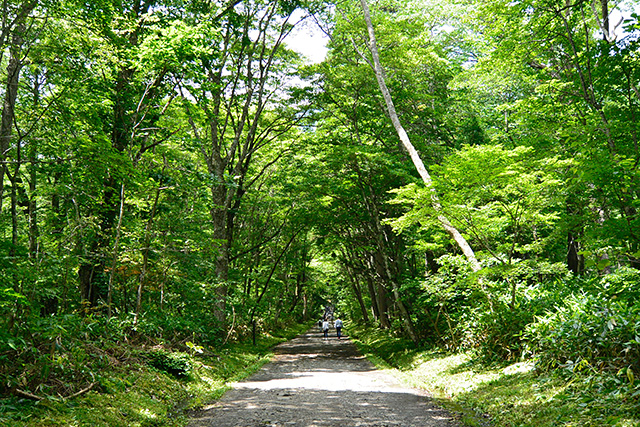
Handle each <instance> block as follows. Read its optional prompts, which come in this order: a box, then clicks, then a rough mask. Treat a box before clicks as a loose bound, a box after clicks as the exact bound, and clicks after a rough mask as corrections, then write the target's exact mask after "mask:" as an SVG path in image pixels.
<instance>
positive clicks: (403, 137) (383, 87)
mask: <svg viewBox="0 0 640 427" xmlns="http://www.w3.org/2000/svg"><path fill="white" fill-rule="evenodd" d="M360 4H361V5H362V11H363V12H364V20H365V22H366V24H367V30H368V31H369V50H370V51H371V56H372V57H373V68H374V71H375V73H376V79H377V80H378V86H379V87H380V91H381V92H382V96H383V97H384V101H385V103H386V105H387V111H388V112H389V117H390V118H391V122H392V123H393V127H394V128H395V129H396V132H397V133H398V137H399V138H400V141H401V142H402V145H403V146H404V148H405V149H406V150H407V152H408V153H409V156H410V157H411V160H412V161H413V164H414V165H415V167H416V169H417V170H418V173H419V174H420V177H421V178H422V180H423V181H424V183H425V184H426V185H427V187H430V188H431V191H432V193H431V200H432V205H433V207H434V209H435V210H436V211H438V212H439V211H441V205H440V202H439V201H438V196H437V194H436V193H435V190H434V189H433V187H432V180H431V175H429V172H428V171H427V168H426V167H425V166H424V163H423V162H422V159H421V158H420V154H419V153H418V151H417V150H416V149H415V147H414V146H413V144H412V143H411V140H409V135H407V132H406V131H405V130H404V128H403V127H402V123H400V119H399V118H398V113H397V112H396V107H395V105H394V104H393V99H392V98H391V94H390V93H389V89H388V88H387V84H386V82H385V77H384V70H383V69H382V65H381V64H380V55H379V54H378V44H377V42H376V35H375V32H374V30H373V24H372V23H371V14H370V12H369V5H368V4H367V0H360ZM438 220H439V221H440V222H441V223H442V226H443V227H444V229H445V230H446V231H447V233H449V235H450V236H451V237H452V238H453V239H454V240H455V241H456V243H457V244H458V246H459V247H460V249H461V250H462V252H463V253H464V255H465V256H466V257H467V260H468V261H469V262H470V263H471V266H472V267H473V270H474V271H478V270H480V264H479V263H478V260H477V259H476V255H475V253H474V252H473V249H471V246H469V243H468V242H467V240H466V239H465V238H464V237H463V236H462V234H460V232H459V231H458V230H457V229H456V228H455V227H454V226H453V225H452V224H451V222H449V220H448V219H447V218H446V217H445V216H444V215H438Z"/></svg>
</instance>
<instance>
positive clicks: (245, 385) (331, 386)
mask: <svg viewBox="0 0 640 427" xmlns="http://www.w3.org/2000/svg"><path fill="white" fill-rule="evenodd" d="M275 354H276V355H275V357H274V359H273V361H272V362H270V363H269V364H267V365H265V366H264V367H263V368H262V369H261V370H260V371H258V372H257V373H256V374H254V375H253V376H251V377H249V378H248V379H247V380H245V381H242V382H239V383H235V384H233V389H232V390H229V391H228V392H227V393H226V394H225V395H224V396H223V398H222V399H220V400H219V401H217V402H216V403H215V404H213V405H211V406H210V407H208V408H205V409H204V410H203V411H201V412H199V413H197V414H196V415H195V416H194V418H192V420H191V422H190V423H189V427H204V426H210V427H227V426H229V427H256V426H265V427H266V426H271V427H284V426H299V427H320V426H335V427H346V426H349V427H350V426H375V427H383V426H406V427H409V426H411V427H418V426H420V427H458V426H460V424H458V423H457V422H456V421H455V420H454V418H453V417H452V416H451V414H449V413H448V412H446V411H445V410H443V409H441V408H439V407H437V406H435V405H434V404H432V403H431V401H430V400H429V398H428V396H427V395H426V394H425V392H424V391H420V390H415V389H411V388H407V387H406V386H402V385H401V384H400V383H398V381H397V380H395V379H394V378H393V377H392V376H391V375H389V374H387V373H384V372H382V371H378V370H376V368H375V367H374V366H373V365H372V364H371V363H370V362H369V361H367V360H366V359H365V358H364V357H363V356H362V355H361V354H360V353H359V352H358V350H357V348H356V347H355V345H354V344H353V343H351V342H350V341H349V340H348V339H345V338H343V339H342V340H338V339H337V338H336V337H331V338H330V339H329V340H324V339H323V338H322V336H321V333H319V332H317V331H315V330H314V331H310V332H308V333H307V334H305V335H302V336H300V337H298V338H295V339H293V340H291V341H288V342H286V343H283V344H281V345H279V346H278V347H276V349H275Z"/></svg>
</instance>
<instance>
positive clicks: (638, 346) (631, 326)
mask: <svg viewBox="0 0 640 427" xmlns="http://www.w3.org/2000/svg"><path fill="white" fill-rule="evenodd" d="M639 312H640V304H638V303H636V304H635V305H633V304H628V303H627V302H626V301H624V300H609V299H608V298H607V297H606V296H604V295H602V294H600V295H586V294H582V295H572V296H570V297H569V298H568V299H567V300H566V301H565V303H564V304H563V305H561V306H559V307H557V309H556V310H555V311H553V312H549V313H548V314H547V315H545V316H542V317H538V318H537V320H536V321H535V322H534V323H532V324H531V325H529V327H528V328H527V338H528V341H529V346H530V348H531V351H532V352H533V353H534V354H535V355H536V357H537V359H538V362H539V364H540V365H541V366H542V367H543V368H553V367H556V366H564V367H567V368H570V369H572V370H576V369H582V368H584V367H591V368H593V369H596V370H598V371H609V372H616V371H618V370H620V369H623V368H625V369H626V368H631V369H633V370H635V371H636V372H638V369H639V368H640V338H639V337H638V335H637V334H638V333H639V332H638V331H640V315H639Z"/></svg>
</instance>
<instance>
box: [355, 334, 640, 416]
mask: <svg viewBox="0 0 640 427" xmlns="http://www.w3.org/2000/svg"><path fill="white" fill-rule="evenodd" d="M349 330H350V332H351V336H352V338H355V341H356V343H357V344H358V346H359V347H360V349H361V351H362V352H363V353H365V354H366V355H367V357H369V358H370V359H371V360H372V361H373V362H374V363H375V364H376V365H377V366H378V367H381V368H386V369H389V370H391V371H392V372H393V373H394V374H395V375H396V376H397V377H399V378H401V379H402V380H403V381H405V382H406V383H408V384H410V385H412V386H414V387H419V388H423V389H425V390H427V391H429V392H430V393H431V394H432V395H433V396H434V398H435V399H436V400H438V401H439V402H440V403H441V404H442V405H443V406H445V407H447V408H448V409H450V410H453V411H454V412H458V413H460V414H461V419H462V421H463V422H464V423H465V425H469V426H483V425H487V424H488V425H494V426H501V427H534V426H535V427H551V426H553V427H557V426H563V427H579V426H580V427H583V426H584V427H596V426H598V427H599V426H617V427H631V426H640V402H639V399H638V397H639V395H640V387H638V385H637V382H633V381H629V378H628V377H627V372H626V371H620V372H615V373H607V372H593V371H588V370H585V371H578V370H575V369H571V368H572V367H569V366H567V367H566V368H564V369H556V370H552V371H546V372H540V371H537V370H536V369H534V365H533V363H532V362H526V361H525V362H523V361H521V362H518V363H514V364H511V365H508V366H505V365H498V364H491V363H487V362H486V359H482V358H477V357H475V356H474V354H473V353H470V352H464V353H454V354H451V353H443V352H440V351H437V350H433V349H422V348H417V347H416V346H414V345H413V344H412V343H411V342H410V341H408V340H405V339H403V338H398V337H393V336H391V335H389V333H388V332H385V331H379V330H372V329H365V328H362V327H357V326H353V325H352V326H350V329H349ZM487 419H489V420H490V421H488V420H487Z"/></svg>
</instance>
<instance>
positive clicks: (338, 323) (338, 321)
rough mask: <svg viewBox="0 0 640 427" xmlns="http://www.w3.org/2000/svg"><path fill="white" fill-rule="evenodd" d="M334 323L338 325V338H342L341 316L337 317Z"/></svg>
mask: <svg viewBox="0 0 640 427" xmlns="http://www.w3.org/2000/svg"><path fill="white" fill-rule="evenodd" d="M333 325H334V326H335V327H336V334H337V335H338V339H340V338H341V337H342V320H340V317H336V321H335V323H334V324H333Z"/></svg>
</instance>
